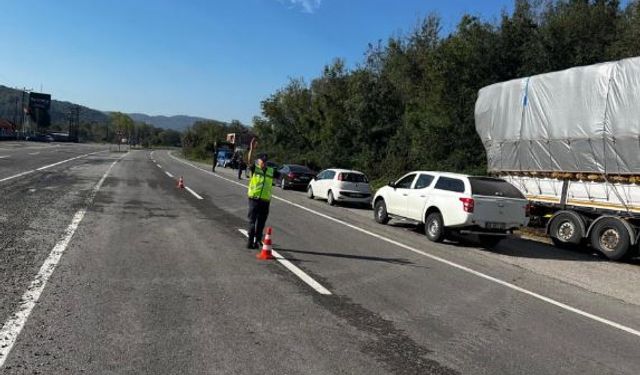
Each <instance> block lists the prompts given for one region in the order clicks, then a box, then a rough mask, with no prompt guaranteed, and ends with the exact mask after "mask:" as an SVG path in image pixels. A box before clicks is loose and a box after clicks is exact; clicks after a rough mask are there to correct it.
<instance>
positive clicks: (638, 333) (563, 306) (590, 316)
mask: <svg viewBox="0 0 640 375" xmlns="http://www.w3.org/2000/svg"><path fill="white" fill-rule="evenodd" d="M169 157H171V158H172V159H174V160H176V161H178V162H180V163H183V164H186V165H188V166H191V167H192V168H195V169H198V170H200V171H202V172H205V173H209V174H211V175H213V176H216V177H218V178H221V179H223V180H225V181H228V182H231V183H233V184H236V185H240V186H242V187H246V186H245V185H242V184H240V183H238V182H237V181H233V180H230V179H228V178H226V177H222V176H220V175H218V174H215V173H213V172H210V171H208V170H206V169H202V168H200V167H198V166H196V165H194V164H191V163H190V162H187V161H184V160H180V159H178V158H176V157H175V156H173V154H172V153H171V152H169ZM273 198H274V199H276V200H279V201H282V202H285V203H287V204H290V205H292V206H294V207H298V208H300V209H301V210H304V211H307V212H309V213H312V214H314V215H317V216H320V217H322V218H325V219H327V220H330V221H333V222H334V223H338V224H341V225H343V226H345V227H347V228H351V229H353V230H356V231H358V232H360V233H364V234H366V235H369V236H372V237H375V238H377V239H379V240H381V241H385V242H387V243H390V244H392V245H395V246H398V247H400V248H403V249H405V250H408V251H411V252H413V253H416V254H419V255H422V256H424V257H427V258H429V259H431V260H434V261H436V262H439V263H443V264H446V265H448V266H451V267H453V268H456V269H458V270H461V271H464V272H467V273H470V274H472V275H475V276H478V277H480V278H482V279H485V280H488V281H491V282H494V283H496V284H499V285H502V286H504V287H506V288H509V289H511V290H515V291H517V292H520V293H523V294H526V295H528V296H530V297H533V298H535V299H538V300H540V301H543V302H546V303H549V304H551V305H553V306H556V307H559V308H561V309H563V310H567V311H570V312H572V313H575V314H577V315H580V316H583V317H585V318H588V319H591V320H594V321H596V322H599V323H602V324H605V325H608V326H610V327H613V328H616V329H619V330H621V331H624V332H627V333H629V334H632V335H634V336H638V337H640V330H637V329H633V328H631V327H627V326H625V325H623V324H620V323H617V322H614V321H612V320H609V319H606V318H603V317H600V316H598V315H595V314H591V313H589V312H586V311H584V310H581V309H578V308H575V307H573V306H570V305H567V304H566V303H562V302H560V301H557V300H555V299H553V298H549V297H546V296H543V295H542V294H539V293H536V292H532V291H530V290H528V289H525V288H522V287H519V286H517V285H515V284H512V283H509V282H507V281H504V280H501V279H498V278H496V277H493V276H490V275H487V274H485V273H482V272H479V271H476V270H474V269H471V268H469V267H466V266H463V265H461V264H458V263H455V262H452V261H449V260H446V259H444V258H441V257H439V256H437V255H432V254H429V253H427V252H425V251H422V250H418V249H416V248H414V247H411V246H408V245H405V244H403V243H401V242H398V241H395V240H392V239H390V238H387V237H384V236H381V235H379V234H377V233H373V232H371V231H368V230H366V229H363V228H360V227H358V226H355V225H353V224H349V223H347V222H346V221H342V220H340V219H336V218H334V217H331V216H329V215H325V214H323V213H321V212H318V211H315V210H312V209H310V208H307V207H305V206H302V205H300V204H297V203H294V202H291V201H289V200H286V199H284V198H280V197H277V196H275V195H274V196H273Z"/></svg>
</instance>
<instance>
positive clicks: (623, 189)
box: [475, 57, 640, 260]
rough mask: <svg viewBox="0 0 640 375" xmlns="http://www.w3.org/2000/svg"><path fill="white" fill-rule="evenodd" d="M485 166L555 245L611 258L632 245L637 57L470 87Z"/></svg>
mask: <svg viewBox="0 0 640 375" xmlns="http://www.w3.org/2000/svg"><path fill="white" fill-rule="evenodd" d="M475 124H476V130H477V132H478V134H479V136H480V138H481V139H482V142H483V145H484V148H485V150H486V153H487V168H488V172H489V173H490V174H491V175H496V176H499V177H501V178H504V179H505V180H507V181H509V182H510V183H511V184H513V185H514V186H516V187H517V188H518V189H519V190H520V191H521V192H522V193H523V194H524V195H525V196H526V197H527V198H528V199H529V201H530V204H531V221H530V223H531V224H530V225H534V226H537V227H538V228H542V229H544V231H545V233H546V234H547V235H548V236H549V237H550V238H551V240H552V241H553V243H554V244H555V245H556V246H558V247H571V246H576V245H583V244H590V245H591V246H592V247H593V248H595V249H597V250H598V251H600V252H601V253H602V254H604V255H605V256H607V257H608V258H610V259H613V260H619V259H623V258H627V257H631V256H634V255H637V253H638V242H640V238H639V237H640V57H636V58H630V59H624V60H619V61H614V62H606V63H601V64H595V65H590V66H583V67H576V68H571V69H567V70H563V71H558V72H552V73H546V74H540V75H535V76H531V77H525V78H520V79H515V80H511V81H507V82H502V83H496V84H493V85H490V86H487V87H484V88H482V89H480V91H479V93H478V99H477V101H476V105H475Z"/></svg>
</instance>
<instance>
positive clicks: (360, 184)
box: [307, 169, 371, 206]
mask: <svg viewBox="0 0 640 375" xmlns="http://www.w3.org/2000/svg"><path fill="white" fill-rule="evenodd" d="M307 195H308V197H309V198H311V199H313V198H316V197H317V198H322V199H326V200H327V203H329V205H331V206H333V205H334V204H336V203H337V202H350V203H359V204H363V205H369V204H370V203H371V186H370V185H369V179H368V178H367V176H365V174H364V173H362V172H359V171H351V170H346V169H325V170H324V171H322V172H320V173H318V175H317V176H316V177H315V178H314V179H313V180H312V181H311V182H310V183H309V186H308V187H307Z"/></svg>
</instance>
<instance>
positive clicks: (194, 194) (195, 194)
mask: <svg viewBox="0 0 640 375" xmlns="http://www.w3.org/2000/svg"><path fill="white" fill-rule="evenodd" d="M184 188H185V189H187V191H188V192H189V193H191V195H193V196H194V197H196V198H198V199H204V198H202V197H201V196H200V195H198V193H196V192H195V191H193V190H191V188H190V187H188V186H185V187H184Z"/></svg>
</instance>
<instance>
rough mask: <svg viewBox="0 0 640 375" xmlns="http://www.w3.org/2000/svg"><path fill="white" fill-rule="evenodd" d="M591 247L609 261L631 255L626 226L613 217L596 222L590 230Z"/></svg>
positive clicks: (629, 239)
mask: <svg viewBox="0 0 640 375" xmlns="http://www.w3.org/2000/svg"><path fill="white" fill-rule="evenodd" d="M589 237H590V238H591V246H593V248H594V249H597V250H598V251H600V252H601V253H602V254H604V256H606V257H607V258H609V259H611V260H620V259H624V258H626V257H627V256H630V255H631V251H630V249H631V238H630V236H629V230H627V226H626V225H624V223H622V222H621V221H620V219H618V218H615V217H606V218H603V219H602V220H600V221H598V222H597V223H596V224H595V226H594V227H593V228H592V229H591V235H590V236H589Z"/></svg>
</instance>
